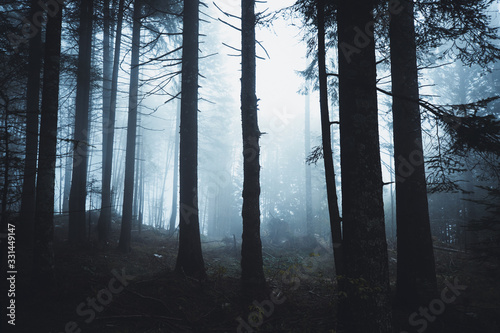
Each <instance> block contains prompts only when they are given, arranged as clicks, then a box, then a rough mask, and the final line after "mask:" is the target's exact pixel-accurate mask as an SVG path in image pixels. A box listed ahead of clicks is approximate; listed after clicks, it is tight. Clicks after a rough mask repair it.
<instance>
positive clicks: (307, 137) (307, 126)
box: [304, 88, 313, 235]
mask: <svg viewBox="0 0 500 333" xmlns="http://www.w3.org/2000/svg"><path fill="white" fill-rule="evenodd" d="M307 89H309V88H307ZM310 102H311V96H310V94H309V90H308V91H307V93H306V96H305V121H304V154H305V156H306V158H307V156H308V155H309V153H310V152H311V103H310ZM305 177H306V184H305V185H306V233H307V235H312V234H313V228H312V186H311V166H310V165H309V164H308V163H305Z"/></svg>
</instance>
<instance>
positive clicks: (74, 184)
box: [69, 0, 94, 245]
mask: <svg viewBox="0 0 500 333" xmlns="http://www.w3.org/2000/svg"><path fill="white" fill-rule="evenodd" d="M93 8H94V1H93V0H81V3H80V27H79V43H78V45H79V48H78V69H77V79H76V81H77V83H76V101H75V104H76V110H75V132H74V151H73V174H72V177H71V190H70V195H69V240H70V242H72V243H74V244H75V245H81V244H83V243H85V241H86V228H85V221H86V220H85V211H86V208H85V203H86V199H87V169H88V162H87V161H88V140H89V112H90V72H91V57H92V24H93V23H92V22H93V15H94V14H93Z"/></svg>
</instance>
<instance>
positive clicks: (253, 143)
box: [241, 0, 266, 289]
mask: <svg viewBox="0 0 500 333" xmlns="http://www.w3.org/2000/svg"><path fill="white" fill-rule="evenodd" d="M255 23H256V16H255V0H242V1H241V124H242V131H243V194H242V196H243V207H242V211H241V216H242V218H243V235H242V245H241V280H242V283H243V287H244V288H245V289H248V288H251V289H254V288H258V289H264V287H265V285H266V279H265V276H264V269H263V259H262V243H261V239H260V201H259V196H260V179H259V178H260V165H259V155H260V147H259V138H260V135H261V133H260V131H259V125H258V121H257V96H256V94H255V89H256V73H255V72H256V66H255V60H256V57H255Z"/></svg>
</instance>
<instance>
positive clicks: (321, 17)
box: [318, 0, 344, 275]
mask: <svg viewBox="0 0 500 333" xmlns="http://www.w3.org/2000/svg"><path fill="white" fill-rule="evenodd" d="M325 53H326V51H325V0H318V69H319V103H320V109H321V140H322V145H323V162H324V164H325V179H326V195H327V197H328V213H329V215H330V229H331V233H332V243H333V249H334V253H333V255H334V260H335V271H336V274H337V275H342V274H343V272H344V270H343V269H344V265H343V258H342V256H343V254H342V252H343V248H342V227H341V218H340V213H339V203H338V198H337V188H336V186H335V169H334V166H333V152H332V135H331V128H330V127H331V123H330V114H329V111H328V82H327V74H326V54H325Z"/></svg>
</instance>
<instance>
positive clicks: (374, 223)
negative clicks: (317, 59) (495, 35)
mask: <svg viewBox="0 0 500 333" xmlns="http://www.w3.org/2000/svg"><path fill="white" fill-rule="evenodd" d="M373 6H374V1H371V0H365V1H356V2H354V1H347V0H345V1H339V3H338V11H337V29H338V45H339V54H338V60H339V110H340V145H341V173H342V221H343V240H342V244H343V249H344V263H345V275H344V276H343V277H341V278H340V279H339V289H340V291H341V297H343V296H342V295H344V297H343V298H341V303H340V305H339V323H340V324H341V326H342V327H341V328H342V329H344V330H345V331H346V332H352V333H354V332H355V333H358V332H359V333H365V332H381V333H382V332H391V302H390V289H389V270H388V259H387V244H386V239H385V226H384V207H383V198H382V187H383V183H382V172H381V164H380V147H379V132H378V110H377V88H376V61H375V42H374V39H373V35H371V36H367V35H365V38H364V39H362V40H360V38H359V31H360V30H359V29H361V31H368V32H367V33H368V34H369V31H370V30H369V29H370V25H371V24H372V23H373V22H374V17H373V9H374V8H373ZM365 27H368V28H367V29H365Z"/></svg>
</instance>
